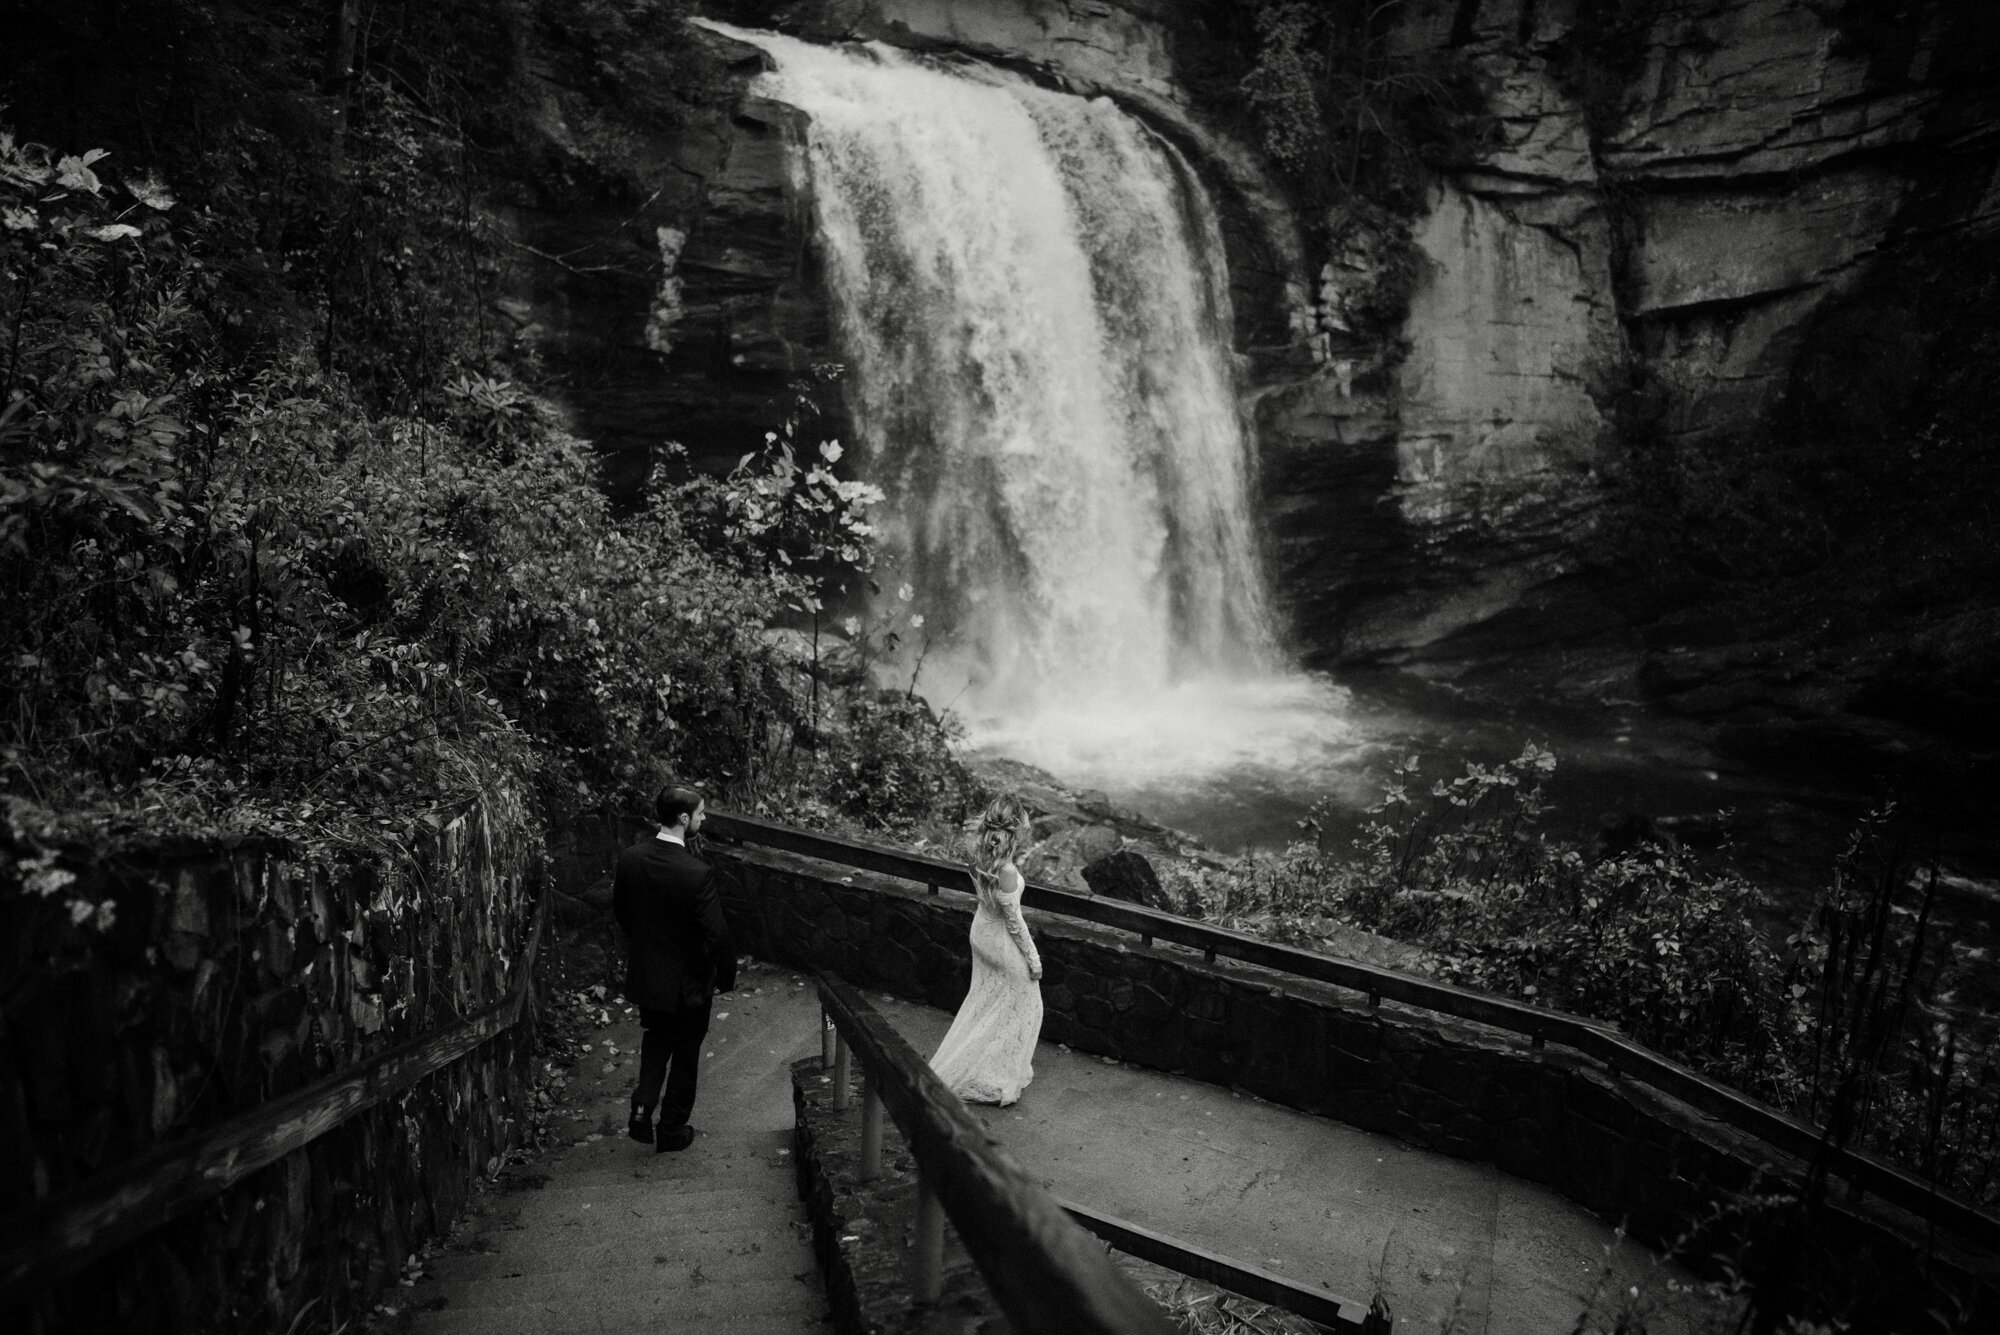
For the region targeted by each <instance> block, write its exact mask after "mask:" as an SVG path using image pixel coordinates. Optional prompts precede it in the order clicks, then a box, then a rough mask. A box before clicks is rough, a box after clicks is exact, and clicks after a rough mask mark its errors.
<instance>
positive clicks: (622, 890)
mask: <svg viewBox="0 0 2000 1335" xmlns="http://www.w3.org/2000/svg"><path fill="white" fill-rule="evenodd" d="M611 912H612V915H613V916H614V917H616V918H617V919H618V925H619V927H621V928H623V929H624V932H625V940H626V943H627V945H628V946H629V948H630V952H631V966H630V968H629V969H628V970H627V971H626V974H625V997H626V1000H628V1001H630V1002H631V1003H632V1004H633V1005H635V1006H638V1007H640V1008H641V1009H642V1010H656V1011H687V1010H698V1009H700V1008H702V1007H704V1006H706V1005H708V1002H709V996H710V993H711V992H729V991H732V990H734V989H735V987H736V946H735V944H734V943H733V942H732V941H731V940H730V939H729V924H728V923H727V922H725V921H724V920H723V917H722V905H721V903H720V902H718V901H717V899H716V897H715V873H714V871H713V869H712V868H710V867H709V865H708V864H707V863H706V862H703V861H702V860H701V859H700V858H698V857H696V856H695V855H694V854H692V853H690V852H688V850H687V849H686V848H684V847H682V846H681V845H679V844H677V843H674V842H673V841H672V840H669V839H660V838H657V837H655V838H650V839H642V840H640V841H639V842H638V843H636V844H634V845H632V846H631V847H630V848H628V849H626V850H625V851H624V852H623V853H620V854H619V855H618V870H617V872H616V874H615V875H614V876H613V877H612V880H611Z"/></svg>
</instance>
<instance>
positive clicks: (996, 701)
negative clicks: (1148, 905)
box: [712, 25, 1344, 783]
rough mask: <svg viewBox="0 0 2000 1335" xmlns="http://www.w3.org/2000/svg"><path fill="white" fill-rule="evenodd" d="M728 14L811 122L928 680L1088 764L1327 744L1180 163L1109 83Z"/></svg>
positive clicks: (992, 723) (1083, 775) (898, 581)
mask: <svg viewBox="0 0 2000 1335" xmlns="http://www.w3.org/2000/svg"><path fill="white" fill-rule="evenodd" d="M712 26H715V27H717V28H719V29H720V28H721V25H712ZM723 30H724V31H729V32H730V33H731V35H733V36H737V37H740V38H742V39H744V40H748V41H753V42H755V43H757V44H758V45H760V46H762V47H763V48H764V49H765V50H767V51H768V52H770V54H771V55H772V56H773V58H774V60H775V62H776V66H777V68H776V70H775V71H774V72H773V73H771V74H767V75H766V76H764V86H763V87H762V88H761V89H760V91H761V92H763V93H765V94H766V95H768V96H770V97H772V98H774V99H776V100H779V101H782V102H785V103H787V104H789V105H792V106H796V107H798V108H800V109H801V110H803V111H804V112H806V113H807V115H808V117H809V118H810V124H809V128H808V131H807V134H808V145H809V168H810V172H811V179H812V194H813V199H814V203H815V207H816V209H817V211H818V223H819V229H820V240H821V251H822V254H823V257H824V262H825V267H826V272H827V281H828V286H829V288H830V290H831V294H832V296H833V302H834V307H835V311H836V314H837V318H838V320H839V330H840V341H841V346H842V349H843V353H844V355H845V357H846V359H847V361H848V362H849V364H850V369H851V371H852V373H853V374H852V379H851V387H850V397H849V402H850V406H851V409H852V412H853V416H854V419H855V426H856V428H857V431H858V432H859V435H860V437H861V439H860V442H859V444H860V447H861V464H862V468H863V470H864V472H865V474H866V475H867V476H868V477H869V479H870V480H872V481H874V482H876V483H877V484H878V485H880V486H881V487H883V489H884V490H885V492H886V493H887V495H888V498H889V499H888V504H887V513H886V514H883V515H881V516H878V518H879V519H880V521H881V529H882V538H883V543H882V545H883V553H884V554H883V570H882V575H883V578H882V579H881V582H882V583H883V585H884V586H885V587H887V588H895V587H896V586H898V585H906V586H908V587H909V588H910V590H911V591H912V593H913V597H912V599H911V600H910V602H909V603H908V605H907V608H902V607H901V606H900V605H898V606H897V607H886V608H884V609H882V610H883V612H884V615H885V616H886V615H887V614H889V613H893V612H896V611H898V610H902V611H904V612H905V613H906V614H908V615H921V616H922V617H923V618H924V627H925V629H924V631H923V632H919V633H911V634H906V637H905V646H906V653H907V654H908V655H909V656H910V657H908V659H907V660H906V667H908V668H909V669H910V670H914V668H915V659H914V655H915V653H917V652H919V651H924V652H925V656H924V658H923V662H922V676H921V678H920V680H919V689H921V690H923V691H924V693H925V694H926V695H927V696H929V697H930V698H931V699H932V700H933V701H934V702H936V703H938V704H940V705H950V706H952V707H953V708H954V709H956V710H957V712H959V714H960V715H961V716H962V717H963V718H964V719H965V720H966V721H967V724H968V727H969V730H970V732H971V734H972V738H973V740H974V742H975V743H977V744H982V745H986V746H989V747H992V748H994V749H997V750H1001V751H1004V752H1008V753H1011V754H1015V755H1018V756H1019V757H1021V758H1023V759H1027V760H1031V761H1034V762H1036V763H1039V764H1043V765H1046V766H1048V767H1049V768H1051V769H1054V770H1056V771H1057V772H1059V773H1062V774H1063V775H1064V776H1065V777H1070V778H1073V779H1077V780H1081V781H1089V782H1111V783H1116V782H1117V781H1118V779H1119V778H1120V777H1121V776H1123V777H1131V776H1142V775H1146V774H1149V773H1152V774H1157V773H1163V772H1178V773H1183V774H1185V773H1188V772H1190V771H1211V772H1212V771H1214V770H1217V769H1220V768H1226V767H1229V766H1233V765H1241V764H1243V763H1244V762H1246V761H1247V762H1255V763H1259V764H1267V765H1268V764H1275V765H1277V766H1279V767H1285V766H1296V765H1297V764H1298V763H1299V762H1300V760H1301V759H1302V758H1303V754H1304V752H1305V751H1313V752H1323V751H1324V749H1325V747H1326V746H1327V745H1328V744H1329V743H1332V742H1335V741H1336V740H1344V730H1343V729H1341V728H1340V727H1339V725H1338V711H1337V710H1336V709H1334V708H1332V702H1331V701H1330V699H1329V695H1328V691H1329V689H1330V688H1328V687H1326V686H1324V685H1323V684H1320V683H1316V682H1313V681H1309V680H1307V679H1305V678H1302V677H1299V676H1297V675H1296V674H1288V673H1286V672H1285V671H1284V670H1283V667H1282V663H1281V660H1280V656H1279V654H1278V652H1277V649H1276V644H1275V637H1274V635H1273V632H1272V626H1271V617H1270V612H1269V610H1268V606H1267V601H1266V598H1265V595H1264V590H1263V583H1262V580H1261V578H1260V575H1259V572H1258V566H1257V558H1256V550H1255V542H1254V539H1253V536H1252V532H1251V525H1250V520H1249V513H1250V507H1249V475H1248V463H1247V459H1248V452H1247V450H1246V448H1245V441H1244V432H1243V428H1242V423H1241V421H1240V419H1239V415H1238V410H1237V401H1236V395H1235V376H1234V367H1233V361H1232V356H1231V353H1230V351H1229V341H1228V338H1229V326H1230V320H1231V316H1230V310H1229V297H1228V286H1227V276H1226V273H1225V271H1224V269H1223V249H1222V243H1221V238H1220V235H1219V232H1218V228H1217V224H1216V220H1215V216H1214V211H1213V209H1212V208H1211V207H1210V205H1209V202H1208V200H1207V198H1206V196H1205V194H1204V193H1203V192H1202V190H1201V188H1200V186H1199V184H1198V182H1197V181H1196V180H1195V178H1194V176H1193V174H1192V173H1191V172H1190V171H1189V169H1188V167H1187V164H1186V163H1185V162H1184V161H1182V160H1181V158H1180V155H1179V154H1178V153H1177V152H1176V151H1175V150H1174V149H1173V147H1172V146H1171V145H1169V144H1167V143H1165V142H1164V141H1162V140H1160V139H1159V138H1158V137H1157V136H1155V135H1154V134H1153V133H1151V132H1150V131H1149V130H1148V129H1146V127H1145V126H1143V125H1142V124H1141V123H1140V122H1138V121H1136V120H1134V119H1133V118H1131V117H1129V116H1127V115H1125V114H1124V113H1123V112H1121V111H1120V110H1119V109H1118V108H1117V107H1116V106H1115V105H1114V104H1113V103H1112V102H1111V101H1110V100H1108V99H1105V98H1094V99H1085V98H1081V97H1075V96H1070V95H1066V94H1062V93H1056V92H1052V91H1049V90H1046V89H1042V88H1039V87H1036V86H1035V85H1032V84H1030V83H1028V82H1027V81H1025V80H1023V79H1020V78H1017V77H1015V76H1014V75H1011V74H1008V73H1005V72H1002V71H997V70H993V69H989V68H986V67H983V66H977V65H964V66H959V65H953V66H949V67H947V66H943V65H941V64H939V63H937V62H934V61H931V60H928V59H926V58H923V57H919V56H913V55H910V54H907V53H904V52H901V51H897V50H895V49H893V48H889V47H886V46H880V45H868V46H844V47H825V46H816V45H812V44H809V43H805V42H801V41H797V40H794V39H791V38H786V37H781V36H777V35H774V34H768V33H750V32H741V31H738V30H733V29H723ZM903 629H904V630H905V631H906V632H907V631H908V630H909V627H908V626H904V627H903ZM927 638H928V639H929V641H930V643H929V645H928V647H927V651H926V650H925V645H924V641H925V640H926V639H927ZM1336 733H1340V734H1343V736H1342V737H1340V738H1339V739H1337V738H1336V737H1335V736H1334V734H1336Z"/></svg>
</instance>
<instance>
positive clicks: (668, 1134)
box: [653, 1122, 694, 1154]
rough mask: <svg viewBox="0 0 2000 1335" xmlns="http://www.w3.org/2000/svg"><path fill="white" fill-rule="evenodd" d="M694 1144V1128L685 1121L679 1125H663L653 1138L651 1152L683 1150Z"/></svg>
mask: <svg viewBox="0 0 2000 1335" xmlns="http://www.w3.org/2000/svg"><path fill="white" fill-rule="evenodd" d="M692 1144H694V1128H693V1127H691V1126H689V1125H688V1124H687V1123H686V1122H682V1123H681V1124H680V1125H679V1126H663V1127H661V1128H660V1133H659V1135H657V1136H655V1137H654V1138H653V1152H654V1153H655V1154H665V1153H667V1152H668V1151H670V1150H684V1149H686V1148H687V1147H688V1146H690V1145H692Z"/></svg>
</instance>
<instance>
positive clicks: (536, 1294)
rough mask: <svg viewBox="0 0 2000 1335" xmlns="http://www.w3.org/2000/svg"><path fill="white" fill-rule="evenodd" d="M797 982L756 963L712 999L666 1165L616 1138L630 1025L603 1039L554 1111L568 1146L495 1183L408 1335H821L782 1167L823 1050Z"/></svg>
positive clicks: (806, 1241)
mask: <svg viewBox="0 0 2000 1335" xmlns="http://www.w3.org/2000/svg"><path fill="white" fill-rule="evenodd" d="M795 978H796V975H795V974H793V973H791V972H789V971H787V970H782V969H774V968H770V967H768V966H765V965H760V964H754V963H752V964H749V965H748V967H746V968H745V969H744V970H743V972H742V975H741V980H740V984H741V985H740V987H739V990H738V991H736V992H734V993H732V994H730V995H728V996H725V997H721V998H718V1001H717V1005H716V1012H717V1014H716V1018H715V1021H714V1023H713V1024H712V1025H711V1027H710V1030H709V1042H708V1047H707V1050H706V1052H705V1054H704V1057H703V1059H702V1067H701V1090H700V1094H699V1096H698V1099H697V1103H696V1107H695V1117H694V1124H695V1128H696V1132H697V1134H696V1138H695V1142H694V1144H693V1145H692V1146H691V1147H689V1148H688V1149H686V1150H684V1151H682V1152H680V1153H678V1154H656V1153H654V1152H653V1149H652V1147H651V1146H648V1145H639V1144H635V1143H634V1142H633V1141H631V1140H629V1139H627V1138H626V1135H625V1114H626V1110H627V1106H628V1104H629V1102H630V1099H631V1090H632V1084H633V1080H634V1078H635V1076H636V1067H637V1063H638V1049H639V1024H638V1020H637V1018H636V1016H621V1017H620V1018H619V1019H618V1021H617V1022H616V1023H614V1024H613V1025H612V1026H611V1027H610V1028H608V1029H604V1030H600V1031H599V1032H598V1036H597V1038H596V1039H595V1040H594V1041H593V1044H592V1049H591V1051H590V1052H588V1053H586V1054H585V1060H584V1061H582V1062H579V1063H578V1065H577V1066H576V1068H575V1069H574V1071H573V1072H572V1073H571V1083H570V1086H569V1090H568V1101H567V1106H566V1107H564V1108H560V1109H558V1110H557V1116H558V1117H559V1118H560V1117H562V1116H567V1117H568V1118H569V1124H570V1126H571V1128H572V1133H571V1134H572V1137H573V1138H572V1141H571V1143H570V1144H569V1145H568V1146H567V1147H565V1148H562V1149H558V1150H556V1151H554V1152H553V1153H550V1154H547V1155H544V1156H543V1157H542V1158H540V1159H538V1160H536V1161H535V1162H533V1163H530V1164H523V1165H520V1166H517V1167H513V1168H509V1169H507V1170H506V1171H505V1172H504V1173H503V1174H502V1175H501V1178H500V1182H499V1184H498V1186H497V1188H496V1189H495V1190H494V1191H492V1192H490V1193H488V1194H486V1195H484V1196H482V1197H481V1198H479V1201H478V1203H477V1204H476V1205H475V1206H474V1209H473V1212H472V1214H471V1215H470V1217H469V1218H468V1219H467V1220H466V1221H465V1222H464V1223H463V1224H461V1225H460V1227H459V1228H458V1229H457V1230H455V1231H454V1233H453V1234H452V1237H451V1238H450V1240H449V1241H448V1243H447V1244H446V1246H445V1248H444V1250H443V1251H442V1252H440V1253H439V1254H438V1255H437V1256H435V1257H434V1258H432V1260H431V1261H430V1262H429V1263H428V1264H427V1266H426V1273H425V1275H424V1277H423V1278H422V1279H420V1280H418V1281H417V1284H416V1287H415V1288H414V1290H412V1291H411V1297H412V1298H413V1299H414V1306H415V1307H416V1309H417V1315H416V1318H415V1320H414V1322H413V1323H412V1325H411V1327H410V1329H412V1330H413V1331H415V1332H418V1335H475V1333H476V1335H541V1333H542V1332H548V1335H567V1332H570V1331H592V1332H626V1331H630V1332H639V1331H646V1332H660V1331H674V1332H677V1333H678V1335H707V1333H708V1332H715V1333H716V1335H722V1333H724V1332H729V1333H730V1335H735V1333H737V1332H741V1333H742V1335H764V1333H765V1332H769V1333H770V1335H785V1333H786V1332H793V1331H812V1332H818V1331H823V1330H828V1329H830V1327H829V1326H827V1325H825V1324H824V1322H823V1320H822V1318H823V1317H824V1316H825V1314H826V1298H825V1293H824V1290H823V1289H822V1287H821V1284H820V1278H819V1269H818V1266H817V1264H816V1263H815V1262H814V1260H813V1255H812V1242H811V1235H810V1231H809V1229H808V1227H807V1224H806V1216H805V1208H804V1206H802V1205H801V1204H800V1202H799V1199H798V1192H797V1189H796V1187H795V1186H794V1177H793V1170H792V1160H791V1137H792V1086H791V1076H790V1072H789V1070H788V1064H789V1063H790V1062H791V1060H792V1059H794V1058H796V1057H799V1056H803V1055H805V1053H807V1052H808V1051H812V1052H816V1051H818V1048H819V1032H818V1026H819V1000H818V996H817V994H813V995H811V996H808V995H807V993H808V992H809V991H810V989H808V988H807V987H806V986H805V985H804V984H803V983H795V982H794V981H793V980H794V979H795ZM614 1014H617V1012H616V1011H614ZM607 1044H609V1045H610V1047H609V1048H608V1049H607V1046H606V1045H607ZM558 1125H560V1122H559V1123H558Z"/></svg>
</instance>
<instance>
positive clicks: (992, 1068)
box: [931, 797, 1042, 1107]
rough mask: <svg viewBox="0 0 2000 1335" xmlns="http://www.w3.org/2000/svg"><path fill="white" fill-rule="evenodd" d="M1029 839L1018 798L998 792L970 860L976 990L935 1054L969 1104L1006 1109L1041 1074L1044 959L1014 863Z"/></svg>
mask: <svg viewBox="0 0 2000 1335" xmlns="http://www.w3.org/2000/svg"><path fill="white" fill-rule="evenodd" d="M1027 837H1028V818H1027V814H1026V813H1025V812H1024V811H1022V809H1021V805H1020V803H1019V802H1018V801H1016V800H1015V799H1013V798H1011V797H1000V798H996V799H995V800H994V801H993V802H991V803H989V804H988V805H987V808H986V811H985V813H984V814H983V815H982V816H981V818H980V823H979V831H978V833H977V834H976V835H975V836H974V842H973V849H972V856H971V857H970V858H969V859H968V867H969V869H970V870H971V872H972V879H973V882H974V884H975V885H976V886H977V887H978V891H979V910H978V912H976V913H974V914H973V915H972V990H971V991H970V992H968V993H966V996H965V1003H964V1004H963V1005H961V1006H960V1007H959V1008H958V1015H957V1017H956V1018H955V1019H953V1020H952V1022H951V1031H950V1032H949V1033H947V1034H946V1035H945V1036H944V1042H942V1043H940V1044H938V1050H937V1052H936V1053H935V1054H933V1055H932V1057H931V1069H932V1070H934V1071H936V1072H937V1075H938V1078H939V1079H940V1080H942V1081H944V1083H945V1084H946V1085H947V1086H949V1087H950V1089H951V1091H952V1093H954V1094H956V1095H958V1096H959V1097H960V1098H962V1099H964V1100H966V1101H967V1102H969V1103H997V1104H1000V1105H1001V1106H1002V1107H1005V1106H1006V1105H1008V1104H1010V1103H1013V1102H1014V1101H1015V1100H1016V1099H1018V1098H1020V1097H1021V1091H1022V1089H1024V1088H1026V1086H1027V1084H1028V1082H1029V1081H1030V1080H1032V1079H1034V1075H1035V1067H1034V1056H1035V1039H1036V1037H1037V1036H1038V1035H1039V1034H1040V1033H1041V1032H1042V987H1041V977H1042V957H1041V956H1040V954H1038V953H1037V952H1036V950H1035V942H1034V939H1033V938H1032V937H1030V936H1029V935H1028V924H1027V923H1026V922H1024V921H1022V919H1021V889H1022V886H1023V884H1024V882H1023V881H1022V879H1021V872H1020V869H1019V868H1017V867H1015V865H1014V857H1015V855H1016V854H1017V853H1019V852H1020V850H1021V848H1022V847H1023V846H1024V845H1025V844H1026V843H1027Z"/></svg>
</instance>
